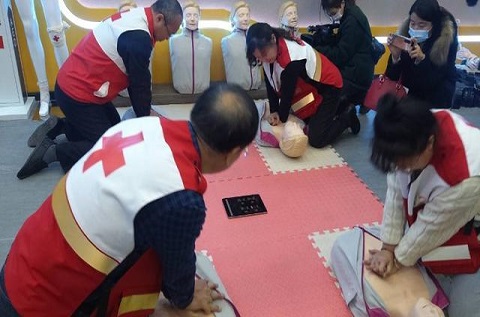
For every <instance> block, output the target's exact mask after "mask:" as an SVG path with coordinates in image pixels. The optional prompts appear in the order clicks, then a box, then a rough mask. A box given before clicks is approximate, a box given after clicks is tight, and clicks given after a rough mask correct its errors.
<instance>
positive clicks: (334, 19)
mask: <svg viewBox="0 0 480 317" xmlns="http://www.w3.org/2000/svg"><path fill="white" fill-rule="evenodd" d="M342 17H343V14H341V13H340V11H338V12H337V13H335V15H333V16H331V17H330V19H332V22H338V23H339V22H340V20H341V19H342Z"/></svg>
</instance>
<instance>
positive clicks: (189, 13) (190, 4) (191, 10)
mask: <svg viewBox="0 0 480 317" xmlns="http://www.w3.org/2000/svg"><path fill="white" fill-rule="evenodd" d="M199 21H200V6H199V5H198V3H197V2H195V1H193V0H188V1H186V2H185V4H184V5H183V27H184V28H187V29H189V30H190V31H195V30H197V29H198V22H199Z"/></svg>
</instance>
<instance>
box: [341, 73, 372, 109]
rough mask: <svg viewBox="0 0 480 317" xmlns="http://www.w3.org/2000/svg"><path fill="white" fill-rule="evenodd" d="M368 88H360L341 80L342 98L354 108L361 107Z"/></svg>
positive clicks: (346, 80)
mask: <svg viewBox="0 0 480 317" xmlns="http://www.w3.org/2000/svg"><path fill="white" fill-rule="evenodd" d="M369 88H370V87H360V86H358V85H357V84H354V83H353V82H351V81H349V80H348V79H343V88H342V98H345V99H346V100H347V101H348V102H349V103H350V104H352V105H354V106H356V105H362V104H363V101H364V100H365V96H366V95H367V91H368V89H369Z"/></svg>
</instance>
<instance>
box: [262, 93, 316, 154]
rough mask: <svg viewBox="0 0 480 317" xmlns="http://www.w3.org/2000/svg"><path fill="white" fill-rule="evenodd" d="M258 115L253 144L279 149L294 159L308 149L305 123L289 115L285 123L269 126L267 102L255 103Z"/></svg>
mask: <svg viewBox="0 0 480 317" xmlns="http://www.w3.org/2000/svg"><path fill="white" fill-rule="evenodd" d="M255 104H256V106H257V110H258V115H259V118H260V119H261V120H260V121H259V127H258V131H257V135H256V137H255V142H257V144H258V145H260V146H265V147H276V148H280V151H282V153H283V154H285V155H286V156H288V157H291V158H296V157H300V156H302V155H303V154H304V153H305V151H306V150H307V147H308V137H307V136H306V135H305V132H304V129H305V122H303V121H302V120H301V119H300V118H298V117H296V116H294V115H293V114H290V115H289V116H288V120H287V121H286V122H285V123H280V124H278V125H271V124H270V123H269V122H268V117H269V116H270V104H269V102H268V100H265V101H264V100H257V101H255Z"/></svg>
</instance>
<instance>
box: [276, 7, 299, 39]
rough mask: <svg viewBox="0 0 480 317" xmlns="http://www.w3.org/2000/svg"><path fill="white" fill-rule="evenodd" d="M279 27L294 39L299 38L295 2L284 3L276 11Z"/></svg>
mask: <svg viewBox="0 0 480 317" xmlns="http://www.w3.org/2000/svg"><path fill="white" fill-rule="evenodd" d="M278 18H279V20H280V26H281V27H282V28H283V29H285V30H286V31H288V32H290V34H291V35H292V36H294V37H299V36H300V34H299V31H298V6H297V3H296V2H293V1H286V2H284V3H283V4H282V5H281V6H280V9H279V10H278Z"/></svg>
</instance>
